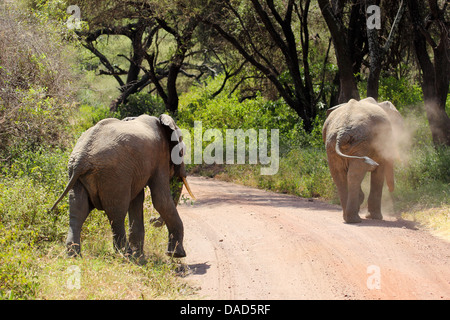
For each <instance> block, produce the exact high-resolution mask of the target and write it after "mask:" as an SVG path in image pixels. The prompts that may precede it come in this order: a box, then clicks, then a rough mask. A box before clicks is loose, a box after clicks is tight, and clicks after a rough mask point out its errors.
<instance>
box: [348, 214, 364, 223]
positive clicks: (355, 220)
mask: <svg viewBox="0 0 450 320" xmlns="http://www.w3.org/2000/svg"><path fill="white" fill-rule="evenodd" d="M344 221H345V223H360V222H361V221H362V219H361V218H360V217H359V215H355V216H351V217H344Z"/></svg>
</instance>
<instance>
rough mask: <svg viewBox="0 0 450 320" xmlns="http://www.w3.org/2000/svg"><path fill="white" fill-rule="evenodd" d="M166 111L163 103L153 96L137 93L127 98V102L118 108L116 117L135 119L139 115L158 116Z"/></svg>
mask: <svg viewBox="0 0 450 320" xmlns="http://www.w3.org/2000/svg"><path fill="white" fill-rule="evenodd" d="M165 111H166V107H165V105H164V101H162V99H161V98H160V97H159V96H157V95H154V94H151V93H144V92H138V93H135V94H132V95H130V96H129V97H128V101H127V102H126V103H125V104H122V105H120V106H119V107H118V110H117V113H118V114H117V117H118V118H120V119H123V118H125V117H136V116H140V115H141V114H148V115H151V116H159V115H160V114H162V113H164V112H165Z"/></svg>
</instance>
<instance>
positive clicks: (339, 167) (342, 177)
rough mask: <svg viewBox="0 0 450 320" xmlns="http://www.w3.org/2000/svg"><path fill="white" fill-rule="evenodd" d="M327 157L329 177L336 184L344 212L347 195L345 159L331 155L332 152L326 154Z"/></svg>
mask: <svg viewBox="0 0 450 320" xmlns="http://www.w3.org/2000/svg"><path fill="white" fill-rule="evenodd" d="M334 155H335V154H334ZM328 159H329V161H328V166H329V168H330V173H331V177H332V178H333V181H334V183H335V184H336V187H337V191H338V195H339V200H340V202H341V206H342V210H343V212H344V213H345V210H346V208H347V197H348V186H347V169H346V164H345V161H344V160H342V159H341V158H338V157H336V156H334V157H333V154H328Z"/></svg>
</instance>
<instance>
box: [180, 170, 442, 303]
mask: <svg viewBox="0 0 450 320" xmlns="http://www.w3.org/2000/svg"><path fill="white" fill-rule="evenodd" d="M189 184H190V185H191V189H192V190H193V192H194V194H195V196H196V197H197V199H198V200H196V201H195V203H194V204H193V205H191V204H181V205H180V206H179V212H180V215H181V217H182V219H183V222H184V225H185V249H186V252H187V255H188V256H187V258H186V259H185V262H186V264H187V265H188V266H189V271H188V275H187V279H188V281H190V283H192V284H193V285H194V286H197V287H199V291H198V294H199V297H200V298H204V299H450V243H449V242H446V241H444V240H440V239H438V238H435V237H434V236H432V235H430V234H429V233H428V232H426V231H423V230H418V229H417V228H416V227H415V226H414V224H413V223H411V222H407V221H397V220H396V219H394V218H389V217H386V220H384V221H373V220H367V219H364V220H363V222H362V223H360V224H345V223H343V220H342V213H341V209H340V207H338V206H333V205H328V204H325V203H323V202H320V201H317V200H314V201H308V199H302V198H298V197H294V196H289V195H283V194H277V193H272V192H267V191H262V190H257V189H252V188H248V187H244V186H240V185H236V184H232V183H226V182H221V181H216V180H213V179H207V178H199V177H189ZM362 216H363V215H362Z"/></svg>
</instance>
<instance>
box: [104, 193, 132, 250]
mask: <svg viewBox="0 0 450 320" xmlns="http://www.w3.org/2000/svg"><path fill="white" fill-rule="evenodd" d="M124 203H126V204H127V206H126V207H125V205H123V204H124ZM128 204H129V201H123V202H121V205H116V206H114V207H110V208H108V207H107V208H105V213H106V215H107V216H108V219H109V223H110V225H111V230H112V233H113V245H114V249H115V250H116V251H117V252H121V253H124V254H131V250H130V247H129V245H128V241H127V235H126V231H125V217H126V215H127V211H128Z"/></svg>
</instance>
